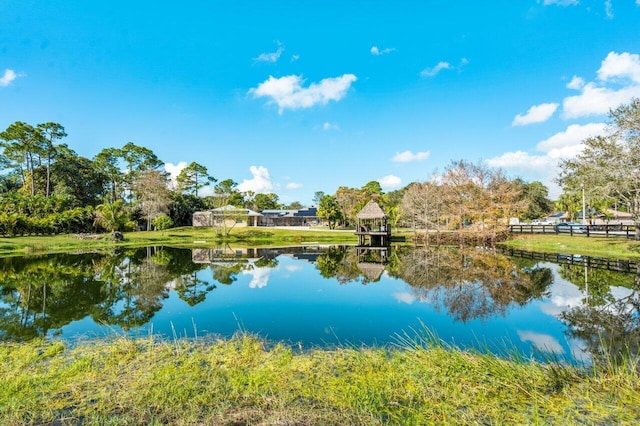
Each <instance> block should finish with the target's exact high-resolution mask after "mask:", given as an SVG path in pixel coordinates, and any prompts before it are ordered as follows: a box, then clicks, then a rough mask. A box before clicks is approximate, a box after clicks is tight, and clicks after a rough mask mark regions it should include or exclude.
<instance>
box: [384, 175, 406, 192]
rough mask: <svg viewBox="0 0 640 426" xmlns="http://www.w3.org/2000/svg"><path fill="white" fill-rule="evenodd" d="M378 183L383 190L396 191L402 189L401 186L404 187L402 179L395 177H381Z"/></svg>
mask: <svg viewBox="0 0 640 426" xmlns="http://www.w3.org/2000/svg"><path fill="white" fill-rule="evenodd" d="M378 182H379V183H380V186H381V187H382V189H396V188H400V186H401V185H402V179H400V178H399V177H398V176H394V175H387V176H384V177H381V178H380V179H378Z"/></svg>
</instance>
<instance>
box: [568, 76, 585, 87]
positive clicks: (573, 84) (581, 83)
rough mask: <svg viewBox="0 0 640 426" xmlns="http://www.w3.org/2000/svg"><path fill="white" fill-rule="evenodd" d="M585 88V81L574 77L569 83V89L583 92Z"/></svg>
mask: <svg viewBox="0 0 640 426" xmlns="http://www.w3.org/2000/svg"><path fill="white" fill-rule="evenodd" d="M583 87H584V79H583V78H582V77H578V76H577V75H574V76H573V78H572V79H571V81H570V82H569V83H567V88H568V89H574V90H581V89H582V88H583Z"/></svg>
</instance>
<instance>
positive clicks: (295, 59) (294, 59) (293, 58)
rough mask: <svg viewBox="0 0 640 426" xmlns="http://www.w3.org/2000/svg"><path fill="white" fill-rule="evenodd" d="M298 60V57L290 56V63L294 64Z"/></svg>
mask: <svg viewBox="0 0 640 426" xmlns="http://www.w3.org/2000/svg"><path fill="white" fill-rule="evenodd" d="M298 59H300V55H291V62H295V61H297V60H298Z"/></svg>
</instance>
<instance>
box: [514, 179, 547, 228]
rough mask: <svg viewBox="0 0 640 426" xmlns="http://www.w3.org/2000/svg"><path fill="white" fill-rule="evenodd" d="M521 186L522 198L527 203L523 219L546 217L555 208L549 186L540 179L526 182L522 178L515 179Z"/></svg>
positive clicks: (516, 183)
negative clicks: (550, 197)
mask: <svg viewBox="0 0 640 426" xmlns="http://www.w3.org/2000/svg"><path fill="white" fill-rule="evenodd" d="M514 184H515V185H518V186H520V191H521V196H520V197H521V199H522V201H523V202H524V204H525V210H524V212H523V213H522V216H521V217H522V219H527V220H533V219H538V218H541V217H544V216H546V215H548V214H549V213H551V211H552V210H553V203H552V202H551V200H549V198H548V197H549V190H548V188H547V187H546V186H545V185H544V184H543V183H542V182H539V181H533V182H529V183H527V182H524V181H522V180H521V179H516V180H515V181H514Z"/></svg>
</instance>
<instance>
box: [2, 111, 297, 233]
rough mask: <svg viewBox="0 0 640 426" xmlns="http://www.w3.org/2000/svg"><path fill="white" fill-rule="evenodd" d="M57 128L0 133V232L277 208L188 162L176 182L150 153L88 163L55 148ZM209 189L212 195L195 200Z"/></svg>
mask: <svg viewBox="0 0 640 426" xmlns="http://www.w3.org/2000/svg"><path fill="white" fill-rule="evenodd" d="M66 136H67V133H66V132H65V129H64V127H63V126H62V125H60V124H58V123H42V124H38V125H36V126H32V125H30V124H27V123H23V122H15V123H13V124H11V125H10V126H9V127H7V129H6V130H4V131H3V132H0V171H1V174H0V234H3V235H24V234H56V233H82V232H101V231H125V230H134V229H147V230H149V229H153V228H155V229H166V228H168V227H172V226H186V225H191V223H192V215H193V213H194V212H195V211H198V210H204V209H208V208H216V207H221V206H224V205H227V204H232V205H234V206H238V207H245V208H250V209H252V210H258V211H260V210H265V209H277V208H300V207H302V205H301V204H300V203H297V202H296V203H291V204H289V205H286V206H284V205H282V204H280V203H279V199H278V196H277V195H276V194H255V193H252V192H240V191H239V190H238V189H237V186H238V185H237V183H236V182H234V181H233V180H231V179H226V180H222V181H220V182H218V180H217V179H215V178H214V177H213V176H211V175H210V174H209V172H208V170H207V168H206V167H205V166H203V165H200V164H198V163H195V162H192V163H191V164H189V165H188V166H187V167H186V168H184V169H183V170H182V171H181V172H180V174H179V176H178V177H177V180H176V182H172V181H171V180H170V176H169V174H168V173H166V172H165V171H164V168H163V166H164V162H163V161H162V160H160V159H159V158H158V157H157V156H156V154H155V153H154V152H153V151H152V150H150V149H149V148H146V147H143V146H139V145H136V144H134V143H132V142H129V143H126V144H125V145H124V146H122V147H120V148H114V147H108V148H104V149H103V150H102V151H100V152H99V153H98V154H97V155H96V156H95V157H93V158H91V159H89V158H85V157H83V156H80V155H78V154H77V153H76V152H75V151H73V150H72V149H71V148H69V147H68V146H67V145H66V144H64V143H62V141H63V139H64V138H65V137H66ZM210 185H213V186H214V187H213V193H214V195H210V196H206V197H202V196H200V195H199V191H201V190H202V189H203V188H204V187H206V186H210Z"/></svg>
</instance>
